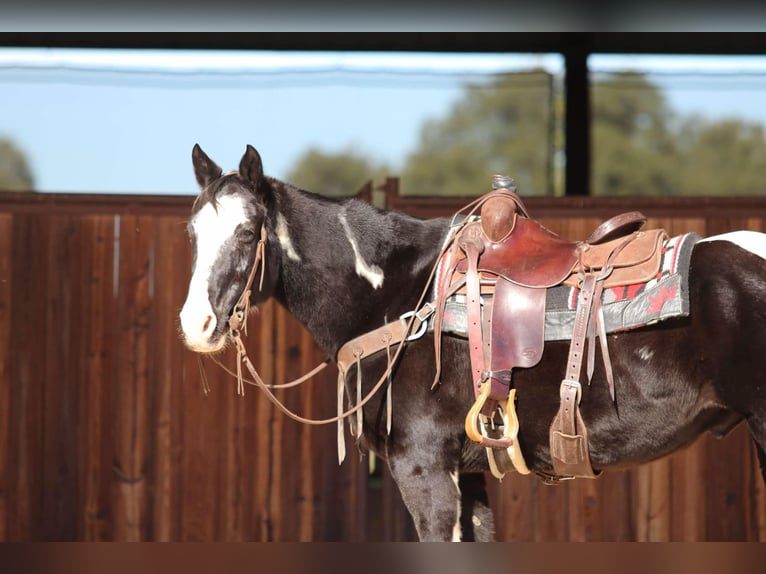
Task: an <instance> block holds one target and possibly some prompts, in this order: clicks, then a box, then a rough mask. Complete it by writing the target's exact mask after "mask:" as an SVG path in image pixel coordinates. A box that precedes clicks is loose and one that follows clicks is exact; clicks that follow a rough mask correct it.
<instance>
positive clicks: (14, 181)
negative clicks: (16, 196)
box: [0, 138, 34, 191]
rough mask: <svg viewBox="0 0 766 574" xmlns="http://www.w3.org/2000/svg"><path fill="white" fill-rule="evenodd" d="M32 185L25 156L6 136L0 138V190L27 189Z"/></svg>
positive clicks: (30, 173)
mask: <svg viewBox="0 0 766 574" xmlns="http://www.w3.org/2000/svg"><path fill="white" fill-rule="evenodd" d="M33 187H34V178H33V177H32V170H31V169H30V168H29V164H28V162H27V159H26V156H25V155H24V154H23V153H22V152H21V151H20V150H19V149H18V148H17V147H16V146H15V145H14V144H13V142H11V140H9V139H7V138H0V191H29V190H31V189H32V188H33Z"/></svg>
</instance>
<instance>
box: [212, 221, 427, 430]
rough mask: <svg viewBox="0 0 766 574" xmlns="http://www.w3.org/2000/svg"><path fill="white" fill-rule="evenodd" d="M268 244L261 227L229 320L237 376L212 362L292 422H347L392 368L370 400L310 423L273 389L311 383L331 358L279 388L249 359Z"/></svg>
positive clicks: (239, 388)
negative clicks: (250, 321) (250, 319)
mask: <svg viewBox="0 0 766 574" xmlns="http://www.w3.org/2000/svg"><path fill="white" fill-rule="evenodd" d="M266 242H267V232H266V225H265V223H264V224H262V225H261V232H260V239H259V240H258V244H257V245H256V248H255V258H254V259H253V265H252V267H251V269H250V274H249V276H248V278H247V282H246V283H245V286H244V288H243V289H242V293H241V294H240V296H239V299H238V300H237V304H236V305H234V308H233V309H232V312H231V315H230V316H229V320H228V323H229V331H228V333H227V337H229V339H230V340H231V341H232V343H234V346H235V347H236V349H237V370H236V373H234V372H232V371H231V370H230V369H228V368H227V367H226V366H225V365H223V364H222V363H221V362H220V361H218V360H217V359H216V358H215V357H211V358H212V360H213V361H214V362H215V363H216V364H218V366H220V367H221V368H222V369H223V370H224V371H226V372H227V373H228V374H230V375H231V376H233V377H236V379H237V394H238V395H240V396H244V394H245V383H247V384H251V385H255V386H257V387H258V388H260V389H261V390H262V391H263V392H264V393H265V394H266V396H267V397H268V398H269V400H270V401H271V402H272V403H274V405H275V406H276V407H277V408H279V410H281V411H282V412H283V413H284V414H286V415H287V416H289V417H290V418H292V419H294V420H296V421H298V422H301V423H304V424H309V425H323V424H329V423H335V422H339V421H342V420H344V419H346V418H347V417H349V416H350V415H352V414H354V413H356V412H358V411H359V409H361V408H362V407H363V406H364V405H365V404H366V403H367V402H368V401H369V400H370V399H371V398H372V396H373V395H374V394H375V393H376V392H377V391H378V390H380V387H381V386H382V385H383V383H385V382H386V381H387V380H388V377H389V375H390V370H391V368H389V369H387V370H386V372H385V373H384V374H383V376H382V377H381V378H380V380H379V381H378V383H377V384H376V385H375V386H374V387H373V388H372V389H371V390H370V392H369V393H368V394H367V396H366V397H365V398H364V399H363V400H361V401H359V402H358V403H357V404H356V405H354V406H353V407H352V408H350V409H348V410H347V411H345V412H339V414H338V415H337V416H334V417H331V418H327V419H308V418H305V417H302V416H300V415H298V414H296V413H294V412H292V411H291V410H290V409H288V408H287V407H286V406H285V405H284V404H283V403H282V402H281V401H280V400H279V399H278V398H277V397H276V396H275V395H274V393H272V392H271V389H284V388H289V387H294V386H297V385H300V384H301V383H304V382H306V381H307V380H309V379H311V378H312V377H314V375H316V374H317V373H319V372H320V371H321V370H322V369H324V368H325V367H326V366H327V365H328V364H329V363H330V362H331V360H332V359H331V358H330V357H328V358H326V359H325V360H324V361H322V362H321V363H319V365H317V366H316V367H315V368H314V369H312V370H311V371H309V372H308V373H306V374H305V375H303V376H301V377H299V378H297V379H294V380H292V381H290V382H287V383H282V384H277V385H269V384H267V383H265V382H264V381H263V379H262V378H261V376H260V375H259V374H258V372H257V371H256V369H255V367H254V366H253V363H252V361H251V360H250V358H249V357H248V356H247V349H246V348H245V344H244V342H243V341H242V334H243V333H244V334H245V335H247V316H248V314H249V312H250V295H251V294H252V288H253V282H254V281H255V276H256V273H257V272H258V269H259V268H260V279H259V282H258V290H259V291H262V290H263V281H264V277H265V274H266V259H265V252H266ZM424 294H425V292H424ZM414 319H415V317H412V319H411V320H410V325H411V324H412V323H413V322H414ZM401 347H403V345H400V347H399V348H398V349H397V352H396V355H395V356H394V359H396V358H397V357H398V356H399V352H400V351H401ZM242 365H245V367H246V368H247V370H248V371H249V373H250V375H251V376H252V380H249V379H246V378H245V377H244V375H243V373H242Z"/></svg>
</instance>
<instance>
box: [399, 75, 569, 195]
mask: <svg viewBox="0 0 766 574" xmlns="http://www.w3.org/2000/svg"><path fill="white" fill-rule="evenodd" d="M464 93H465V95H464V96H463V98H462V99H460V100H459V101H458V102H456V103H455V104H454V106H453V107H452V109H451V110H450V112H449V114H448V115H447V116H446V117H445V118H442V119H432V120H429V121H427V122H426V123H425V124H424V126H423V128H422V130H421V135H420V144H419V148H418V149H417V151H415V152H414V153H413V154H411V155H410V156H409V157H408V158H407V161H406V164H405V167H404V170H403V172H402V174H401V180H402V189H403V191H404V192H405V193H409V194H415V195H458V196H459V195H480V194H482V193H485V192H486V191H488V186H489V183H490V181H491V177H492V175H493V174H498V173H499V174H505V175H510V176H511V177H513V178H514V179H515V180H516V183H517V184H518V186H519V190H520V192H521V193H524V194H530V195H531V194H537V195H546V194H550V193H552V192H553V191H554V189H553V188H554V181H555V179H554V178H553V177H552V175H553V174H552V170H551V169H550V168H551V165H550V163H551V158H552V157H553V151H554V150H553V148H554V139H555V133H554V121H553V113H554V109H556V108H555V107H554V106H553V105H552V104H553V79H552V77H551V76H550V75H549V74H547V73H545V72H542V71H535V72H529V73H524V74H504V75H500V76H497V77H496V78H494V79H493V80H492V81H490V82H488V83H484V84H470V85H467V86H466V87H465V92H464Z"/></svg>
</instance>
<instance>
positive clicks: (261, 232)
mask: <svg viewBox="0 0 766 574" xmlns="http://www.w3.org/2000/svg"><path fill="white" fill-rule="evenodd" d="M192 163H193V165H194V175H195V177H196V179H197V183H198V184H199V186H200V188H201V191H200V194H199V195H198V196H197V198H196V199H195V201H194V205H193V207H192V215H191V219H190V220H189V223H188V233H189V237H190V239H191V243H192V276H191V281H190V283H189V290H188V294H187V297H186V302H185V303H184V306H183V309H182V310H181V314H180V320H181V329H182V331H183V337H184V341H185V343H186V345H187V346H188V347H189V348H190V349H192V350H194V351H197V352H201V353H211V352H215V351H219V350H220V349H222V348H223V347H224V346H225V344H226V334H227V332H228V331H229V329H230V322H229V320H230V318H231V317H232V315H233V314H236V313H241V314H246V313H247V308H248V306H249V304H250V303H253V304H255V303H258V302H260V301H263V300H265V299H267V298H268V297H269V296H270V294H271V292H272V291H273V289H274V284H275V282H276V278H277V275H278V258H273V257H272V258H269V257H267V255H266V254H265V253H264V248H265V239H266V234H267V231H266V228H267V223H268V220H267V215H268V212H269V205H270V204H271V203H272V199H273V198H272V195H273V192H272V189H271V184H270V181H269V178H267V177H265V176H264V175H263V165H262V162H261V157H260V155H259V154H258V152H257V151H256V150H255V148H253V147H252V146H250V145H248V146H247V149H246V151H245V153H244V155H243V156H242V159H241V161H240V164H239V169H238V170H237V171H232V172H228V173H223V172H222V170H221V168H220V167H219V166H218V165H217V164H216V163H215V162H214V161H213V160H211V159H210V158H209V157H208V156H207V155H206V154H205V152H204V151H202V148H200V146H199V145H195V146H194V149H193V150H192ZM259 251H260V254H258V253H259ZM248 291H249V293H248ZM247 299H249V300H247ZM242 303H244V304H245V305H244V308H242V306H241V304H242Z"/></svg>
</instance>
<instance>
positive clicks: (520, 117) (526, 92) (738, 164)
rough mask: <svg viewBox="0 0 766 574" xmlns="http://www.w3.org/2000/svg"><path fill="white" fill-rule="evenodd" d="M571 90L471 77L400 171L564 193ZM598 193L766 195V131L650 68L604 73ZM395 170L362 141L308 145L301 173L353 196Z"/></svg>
mask: <svg viewBox="0 0 766 574" xmlns="http://www.w3.org/2000/svg"><path fill="white" fill-rule="evenodd" d="M563 111H564V96H563V94H562V93H561V90H560V89H557V86H556V83H555V80H554V78H553V77H552V76H550V75H549V74H547V73H545V72H543V71H534V72H528V73H521V74H517V73H514V74H505V75H499V76H496V77H494V78H492V79H491V80H490V81H488V82H484V83H472V84H468V85H466V86H465V89H464V91H463V95H462V97H461V98H460V99H459V100H458V101H456V102H455V103H454V104H453V106H452V108H451V109H450V110H449V112H448V113H447V114H446V115H445V116H444V117H437V118H431V119H429V120H427V121H426V122H425V123H424V124H423V126H422V127H421V130H420V138H419V144H418V147H417V149H416V151H414V152H413V153H411V154H410V155H409V157H407V159H406V162H405V165H404V166H403V168H402V169H401V171H400V173H399V174H398V175H399V176H400V178H401V190H402V193H404V194H411V195H455V196H469V195H480V194H482V193H485V192H486V191H488V189H489V185H490V182H491V177H492V175H493V174H496V173H499V174H504V175H509V176H511V177H513V178H514V179H515V180H516V183H517V185H518V190H519V192H520V193H521V194H523V195H562V194H563V193H564V188H563V177H564V165H563V162H558V161H557V158H559V157H562V152H563V148H564V142H563V126H564V121H563ZM591 122H592V123H591V125H592V134H591V135H592V142H591V145H592V153H591V157H592V160H591V161H592V165H591V193H592V194H593V195H612V196H636V195H690V196H694V195H698V196H702V195H708V196H716V195H718V196H720V195H761V194H763V193H764V192H766V133H764V128H763V127H762V126H761V125H760V124H755V123H749V122H746V121H743V120H740V119H736V118H734V119H727V120H724V121H710V120H703V119H701V118H699V117H694V116H688V115H687V116H684V115H682V113H681V112H679V111H678V110H672V109H670V107H669V105H668V103H667V100H666V99H665V96H664V94H663V92H662V91H661V89H660V88H658V87H657V86H656V85H654V84H652V83H651V82H650V81H649V80H648V79H647V77H646V76H645V75H643V74H640V73H621V74H610V75H605V76H602V77H596V78H593V83H592V88H591ZM387 175H397V174H392V173H390V171H388V170H387V169H386V166H384V165H381V164H380V163H376V162H375V161H374V160H373V159H370V158H368V157H366V156H365V155H363V154H361V153H359V152H357V151H355V150H349V151H346V152H342V153H336V154H326V153H323V152H321V151H319V150H316V149H311V150H308V151H307V152H306V153H305V154H304V156H303V157H302V159H301V161H300V162H299V163H298V165H297V166H296V168H295V169H294V170H293V172H292V173H291V181H293V182H294V183H296V184H298V185H301V186H303V187H306V188H307V189H311V190H316V191H319V192H320V193H324V194H328V195H349V194H353V193H355V192H356V190H357V189H358V188H359V186H360V185H362V184H363V183H364V182H365V181H367V180H369V179H373V180H379V179H382V178H383V177H385V176H387Z"/></svg>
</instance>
